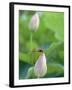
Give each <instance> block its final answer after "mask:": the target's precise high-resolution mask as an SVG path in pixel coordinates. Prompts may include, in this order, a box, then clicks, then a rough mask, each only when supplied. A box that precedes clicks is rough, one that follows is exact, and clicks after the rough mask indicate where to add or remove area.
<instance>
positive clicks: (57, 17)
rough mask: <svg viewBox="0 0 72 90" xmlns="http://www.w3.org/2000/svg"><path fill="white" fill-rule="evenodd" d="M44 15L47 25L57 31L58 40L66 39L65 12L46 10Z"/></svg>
mask: <svg viewBox="0 0 72 90" xmlns="http://www.w3.org/2000/svg"><path fill="white" fill-rule="evenodd" d="M43 17H44V18H43V21H44V24H45V26H46V27H47V28H50V29H51V30H52V31H54V32H55V33H56V35H55V36H56V38H57V39H58V40H61V41H64V13H63V12H45V13H44V15H43Z"/></svg>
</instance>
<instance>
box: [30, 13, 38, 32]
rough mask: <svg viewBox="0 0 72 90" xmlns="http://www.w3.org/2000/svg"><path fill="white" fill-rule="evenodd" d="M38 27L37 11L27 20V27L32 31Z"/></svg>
mask: <svg viewBox="0 0 72 90" xmlns="http://www.w3.org/2000/svg"><path fill="white" fill-rule="evenodd" d="M38 27H39V15H38V13H35V14H34V15H33V16H32V18H31V20H30V22H29V29H30V30H32V31H36V30H37V29H38Z"/></svg>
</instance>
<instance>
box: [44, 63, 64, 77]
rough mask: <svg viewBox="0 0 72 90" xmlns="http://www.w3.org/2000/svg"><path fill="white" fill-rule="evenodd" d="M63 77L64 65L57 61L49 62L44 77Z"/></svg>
mask: <svg viewBox="0 0 72 90" xmlns="http://www.w3.org/2000/svg"><path fill="white" fill-rule="evenodd" d="M58 76H59V77H61V76H62V77H63V76H64V66H63V65H61V64H57V63H49V64H48V68H47V75H46V76H45V77H58Z"/></svg>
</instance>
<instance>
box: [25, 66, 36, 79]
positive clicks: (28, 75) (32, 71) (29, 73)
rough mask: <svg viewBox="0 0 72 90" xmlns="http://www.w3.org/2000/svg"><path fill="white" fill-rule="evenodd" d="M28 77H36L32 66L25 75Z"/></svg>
mask: <svg viewBox="0 0 72 90" xmlns="http://www.w3.org/2000/svg"><path fill="white" fill-rule="evenodd" d="M29 78H36V76H35V74H34V67H30V68H29V69H28V72H27V75H26V79H29Z"/></svg>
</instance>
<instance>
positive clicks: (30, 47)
mask: <svg viewBox="0 0 72 90" xmlns="http://www.w3.org/2000/svg"><path fill="white" fill-rule="evenodd" d="M32 37H33V35H32V32H31V33H30V50H31V51H32Z"/></svg>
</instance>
